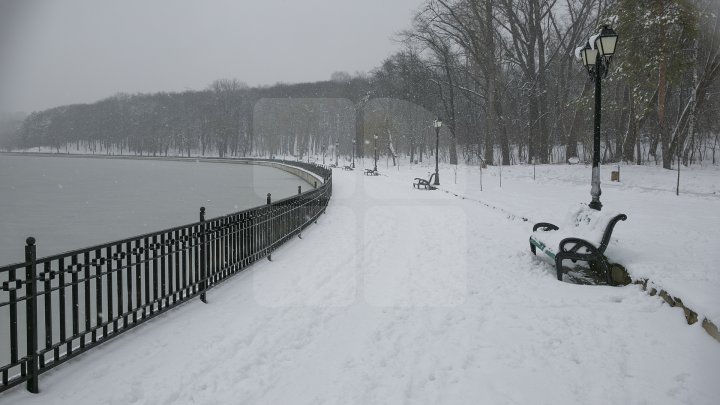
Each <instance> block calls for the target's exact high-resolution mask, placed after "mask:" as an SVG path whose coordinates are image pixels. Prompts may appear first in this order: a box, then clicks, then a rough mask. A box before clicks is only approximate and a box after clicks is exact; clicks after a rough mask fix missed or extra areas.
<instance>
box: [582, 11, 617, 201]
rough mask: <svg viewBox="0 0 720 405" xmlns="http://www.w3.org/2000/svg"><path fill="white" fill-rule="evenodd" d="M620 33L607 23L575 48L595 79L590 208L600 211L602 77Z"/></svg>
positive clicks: (608, 65)
mask: <svg viewBox="0 0 720 405" xmlns="http://www.w3.org/2000/svg"><path fill="white" fill-rule="evenodd" d="M617 39H618V34H617V33H616V32H615V30H613V29H612V28H610V27H609V26H607V25H603V26H602V27H601V28H600V32H599V33H597V34H596V35H593V36H592V37H590V40H589V41H588V42H587V43H586V44H585V46H581V47H579V48H577V49H576V50H575V55H576V56H577V57H578V58H579V59H580V60H581V61H582V64H583V65H584V66H585V69H587V72H588V75H590V79H591V80H595V124H594V130H593V166H592V180H591V187H590V195H591V196H592V201H590V204H589V206H590V208H592V209H594V210H598V211H600V210H601V209H602V203H600V195H601V194H602V190H600V119H601V109H602V79H603V78H604V77H606V76H607V74H608V70H609V68H610V61H611V60H612V57H613V55H614V54H615V45H616V44H617Z"/></svg>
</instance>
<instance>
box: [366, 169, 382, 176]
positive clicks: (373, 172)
mask: <svg viewBox="0 0 720 405" xmlns="http://www.w3.org/2000/svg"><path fill="white" fill-rule="evenodd" d="M363 174H364V175H366V176H379V175H380V173H378V171H377V170H373V169H365V172H364V173H363Z"/></svg>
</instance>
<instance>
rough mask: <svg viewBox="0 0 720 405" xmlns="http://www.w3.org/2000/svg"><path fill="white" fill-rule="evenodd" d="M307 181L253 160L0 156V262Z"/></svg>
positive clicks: (251, 199) (242, 203) (173, 221)
mask: <svg viewBox="0 0 720 405" xmlns="http://www.w3.org/2000/svg"><path fill="white" fill-rule="evenodd" d="M299 185H302V187H303V189H306V188H307V187H308V184H307V183H305V182H304V181H303V180H301V179H299V178H297V177H295V176H293V175H291V174H289V173H286V172H284V171H282V170H278V169H274V168H270V167H266V166H254V165H240V164H238V165H236V164H226V163H207V162H173V161H160V160H155V161H153V160H131V159H102V158H81V157H75V158H67V157H33V156H7V155H4V156H0V266H1V265H4V264H10V263H16V262H22V261H23V260H24V248H23V246H24V244H25V239H26V238H27V237H28V236H34V237H35V238H36V239H37V254H38V257H44V256H48V255H52V254H56V253H61V252H65V251H68V250H74V249H79V248H84V247H87V246H92V245H95V244H100V243H104V242H110V241H114V240H119V239H124V238H127V237H131V236H135V235H139V234H143V233H148V232H153V231H158V230H161V229H165V228H170V227H174V226H179V225H184V224H188V223H192V222H196V221H198V220H199V216H198V215H199V210H200V207H201V206H204V207H206V210H207V214H206V218H208V219H209V218H214V217H217V216H221V215H224V214H229V213H232V212H236V211H240V210H243V209H246V208H251V207H255V206H258V205H262V204H264V203H265V201H266V195H267V193H272V195H273V200H276V199H280V198H285V197H289V196H291V195H294V194H296V193H297V187H298V186H299Z"/></svg>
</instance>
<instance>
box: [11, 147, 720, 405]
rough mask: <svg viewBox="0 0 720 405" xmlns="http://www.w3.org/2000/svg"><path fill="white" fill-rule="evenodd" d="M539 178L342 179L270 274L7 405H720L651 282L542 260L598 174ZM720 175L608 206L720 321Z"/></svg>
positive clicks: (710, 366) (668, 276) (216, 295)
mask: <svg viewBox="0 0 720 405" xmlns="http://www.w3.org/2000/svg"><path fill="white" fill-rule="evenodd" d="M383 163H384V162H383ZM370 164H371V163H370ZM367 165H368V162H367V160H366V161H365V166H367ZM362 166H363V165H362V164H359V165H358V167H359V168H362ZM381 166H384V164H383V165H381ZM381 169H382V168H381ZM537 169H538V173H537V180H536V181H533V180H532V167H514V168H512V169H509V168H505V169H504V172H503V186H502V189H500V188H499V181H498V180H499V178H498V177H497V174H499V173H496V174H495V175H494V174H493V170H497V168H489V169H487V170H485V171H484V173H483V176H484V179H483V181H484V184H483V191H482V192H480V191H479V171H478V172H477V173H475V171H476V170H477V168H461V169H460V170H459V171H458V184H457V185H455V182H454V171H453V170H452V169H451V168H449V166H443V167H442V168H441V180H442V184H443V185H442V187H443V188H446V189H452V190H454V193H455V194H458V195H466V196H467V198H466V199H462V198H459V197H455V196H454V195H452V194H448V193H443V192H439V191H417V190H414V189H413V188H412V187H411V181H412V178H413V177H415V175H416V174H421V175H424V174H425V172H427V171H428V170H430V169H429V168H428V167H419V166H414V167H410V166H404V167H401V168H400V169H399V170H398V169H391V170H386V171H385V172H386V173H384V174H385V175H383V176H379V177H366V176H363V175H362V172H361V170H356V171H355V172H344V171H341V170H336V171H335V173H334V181H333V190H334V196H333V199H332V201H331V203H330V206H329V207H328V210H327V213H326V215H323V216H321V218H320V220H319V223H318V225H317V226H313V227H311V228H309V229H308V230H307V231H306V232H305V233H304V235H303V239H302V240H300V239H295V240H293V241H291V242H289V243H288V244H287V245H286V246H284V247H283V248H282V249H280V250H279V251H277V252H276V253H274V254H273V262H268V261H263V262H260V263H258V264H256V265H254V266H253V267H252V268H250V269H248V270H247V271H245V272H244V273H241V274H240V275H238V276H236V277H235V278H234V279H231V280H230V281H228V282H226V283H225V284H224V285H222V286H219V287H218V288H216V289H213V290H212V291H211V293H210V294H209V296H208V298H209V304H208V305H204V304H202V303H200V301H199V300H197V301H194V302H191V303H189V304H186V305H184V306H182V307H180V308H178V309H175V310H173V311H170V312H169V313H167V314H164V315H162V316H160V317H159V318H157V319H155V320H153V321H150V322H149V323H148V324H147V325H144V326H142V327H140V328H138V329H136V330H133V331H131V332H129V333H127V334H125V335H123V336H121V337H119V338H117V339H116V340H114V341H113V342H111V343H108V344H107V345H103V346H101V347H100V348H98V349H95V350H92V351H90V352H89V353H87V354H84V355H82V356H80V357H79V358H77V359H75V360H72V361H71V362H70V363H69V364H65V365H62V366H61V367H59V368H58V369H55V370H53V371H51V372H49V373H47V374H45V375H43V376H42V377H41V379H40V388H41V393H40V394H38V395H32V394H29V393H27V392H26V391H25V390H24V389H22V388H17V389H14V390H12V391H11V392H8V393H5V394H3V395H0V403H2V404H13V405H25V404H47V403H53V404H78V403H88V404H175V403H182V404H226V403H248V404H250V403H251V404H256V403H262V404H318V403H327V404H350V403H352V404H368V403H393V404H394V403H413V404H414V403H423V404H424V403H427V404H438V403H447V404H458V403H483V404H485V403H487V404H517V403H519V404H530V403H531V404H578V403H581V404H630V403H639V404H641V403H648V404H674V403H691V404H716V403H718V398H720V385H718V384H717V376H718V375H720V344H718V342H716V341H715V340H713V339H712V338H711V337H710V336H709V335H707V334H706V333H705V331H704V330H703V329H702V328H701V327H700V326H699V325H698V324H695V325H692V326H688V325H687V324H686V322H685V319H684V316H683V313H682V312H681V310H679V309H678V308H671V307H669V306H668V305H667V304H665V303H664V302H663V301H662V300H660V299H658V298H657V297H650V296H648V295H647V294H646V293H644V292H642V291H641V290H640V289H639V287H638V286H635V285H630V286H626V287H608V286H583V285H574V284H570V283H564V282H558V281H557V279H556V278H555V274H554V268H553V267H552V266H551V265H549V264H548V263H546V262H544V261H542V260H541V259H539V258H537V257H535V256H532V255H531V254H530V252H529V246H528V242H527V239H528V236H529V234H530V227H531V226H532V221H538V220H548V221H559V219H560V218H561V217H562V215H564V213H565V212H566V211H568V210H569V209H570V208H572V207H574V206H575V205H576V204H577V203H578V202H587V200H589V195H588V189H589V186H588V185H587V184H586V183H587V181H586V180H585V178H586V177H589V169H585V168H584V167H580V166H571V167H564V166H563V167H560V166H558V167H547V166H543V167H538V168H537ZM604 170H605V174H604V176H603V178H604V179H605V178H606V177H607V168H604ZM716 174H717V171H712V170H703V171H696V172H693V171H691V172H688V175H689V176H694V178H695V179H696V180H692V181H691V180H689V179H688V181H687V183H686V184H688V186H687V187H690V184H698V185H699V186H697V187H695V188H692V189H691V190H687V189H685V191H693V192H694V193H696V194H692V195H690V194H689V193H684V194H683V195H681V196H680V197H676V196H674V195H673V194H672V193H671V192H670V191H669V190H671V189H672V187H671V185H666V184H665V183H664V181H665V180H664V179H665V177H666V173H665V172H663V171H660V170H659V169H645V168H638V169H635V168H630V167H627V168H625V167H624V168H623V174H622V176H623V177H622V180H623V182H622V183H620V184H615V185H610V184H608V183H604V194H603V197H602V199H603V202H604V204H605V207H606V209H615V210H619V211H623V212H626V213H627V214H628V216H629V219H628V221H626V222H624V223H621V224H620V225H618V228H617V239H618V241H614V242H613V243H615V242H619V243H617V245H619V246H616V249H615V254H617V257H618V258H622V259H624V260H625V261H624V262H623V261H621V262H623V264H626V265H627V266H628V268H629V269H630V271H631V272H632V273H633V274H634V275H637V274H640V275H647V276H650V277H652V278H653V279H657V280H656V281H658V282H662V283H667V285H666V286H664V287H666V288H668V289H672V288H678V289H684V290H682V291H683V292H685V293H687V294H686V295H682V298H683V299H690V296H691V295H692V296H693V297H695V298H694V299H695V300H697V302H696V303H697V305H698V306H700V307H702V308H706V309H707V308H708V307H707V306H713V305H715V307H713V308H714V310H717V309H718V307H717V298H714V297H712V296H709V295H703V294H705V292H707V291H717V286H718V283H717V280H718V276H717V268H716V267H713V266H711V265H710V264H711V263H713V262H715V263H717V259H718V253H717V252H716V251H715V250H714V248H713V249H709V248H710V247H714V246H715V245H717V241H718V240H720V239H719V238H718V227H717V225H718V217H717V215H718V214H717V213H718V204H719V200H718V199H717V197H715V196H713V195H712V194H713V192H715V191H717V187H716V186H714V185H708V183H709V182H712V181H715V182H717V176H716ZM473 176H474V177H473ZM704 176H706V177H707V178H706V179H702V177H704ZM493 183H495V184H493ZM476 184H477V188H476V187H475V185H476ZM655 189H660V190H655ZM681 191H683V190H682V189H681ZM476 200H482V201H483V202H484V203H485V204H487V205H502V206H503V207H502V208H503V210H504V211H503V210H499V209H492V208H489V207H488V206H487V205H484V204H481V203H478V202H477V201H476ZM518 216H526V217H528V218H529V219H530V221H528V222H524V221H522V220H521V219H518ZM651 220H654V221H651ZM660 221H665V222H666V224H665V225H664V226H661V225H660V224H657V225H656V224H654V222H660ZM668 221H669V222H668ZM646 227H647V228H646ZM638 236H643V238H644V239H643V240H636V238H637V237H638ZM646 248H648V249H649V248H652V251H645V250H643V249H646ZM694 249H696V250H694ZM698 256H704V257H698ZM673 272H674V273H677V274H672V273H673ZM693 283H694V284H693ZM693 286H695V287H693ZM716 295H717V294H716ZM708 312H711V311H708Z"/></svg>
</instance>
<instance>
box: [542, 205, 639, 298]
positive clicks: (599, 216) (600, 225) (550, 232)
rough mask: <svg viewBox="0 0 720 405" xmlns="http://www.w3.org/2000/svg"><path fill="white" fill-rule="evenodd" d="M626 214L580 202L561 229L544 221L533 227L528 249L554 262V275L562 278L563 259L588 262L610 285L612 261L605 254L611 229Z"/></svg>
mask: <svg viewBox="0 0 720 405" xmlns="http://www.w3.org/2000/svg"><path fill="white" fill-rule="evenodd" d="M626 219H627V215H625V214H612V213H606V212H601V211H596V210H593V209H590V208H589V207H588V206H587V205H583V206H582V207H581V208H580V209H578V210H575V211H574V212H573V213H572V214H571V215H570V216H568V219H567V221H566V224H565V225H564V226H563V227H562V228H560V227H558V226H556V225H553V224H551V223H547V222H540V223H537V224H535V225H534V226H533V234H532V235H531V236H530V250H531V251H532V252H533V254H537V252H536V249H540V251H542V252H543V253H545V254H546V255H547V256H548V257H549V258H550V259H552V260H554V262H555V269H556V270H557V278H558V280H560V281H562V276H563V267H562V264H563V260H572V261H573V263H574V262H577V261H584V262H587V263H588V265H590V266H591V268H596V269H598V270H600V272H601V274H603V275H605V277H606V278H607V282H608V284H609V285H612V284H613V282H612V274H611V264H610V263H609V261H608V259H607V257H606V256H605V249H607V247H608V244H609V243H610V238H611V237H612V233H613V229H615V225H616V224H617V223H618V222H619V221H625V220H626Z"/></svg>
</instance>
